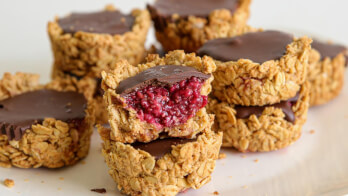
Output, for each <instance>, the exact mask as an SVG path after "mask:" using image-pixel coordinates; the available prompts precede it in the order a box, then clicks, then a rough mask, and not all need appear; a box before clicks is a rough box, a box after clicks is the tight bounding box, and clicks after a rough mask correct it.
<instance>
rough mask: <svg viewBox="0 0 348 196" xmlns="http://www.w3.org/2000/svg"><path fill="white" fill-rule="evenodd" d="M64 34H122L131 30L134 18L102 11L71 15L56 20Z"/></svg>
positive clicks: (117, 12) (116, 12)
mask: <svg viewBox="0 0 348 196" xmlns="http://www.w3.org/2000/svg"><path fill="white" fill-rule="evenodd" d="M58 24H59V26H60V27H61V28H62V29H63V32H64V33H71V34H74V33H76V32H78V31H83V32H88V33H101V34H111V35H115V34H124V33H126V32H128V31H131V30H132V27H133V24H134V17H133V16H131V15H125V14H122V13H121V12H119V11H102V12H94V13H72V14H71V15H69V16H67V17H65V18H61V19H59V20H58Z"/></svg>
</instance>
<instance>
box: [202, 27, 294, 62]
mask: <svg viewBox="0 0 348 196" xmlns="http://www.w3.org/2000/svg"><path fill="white" fill-rule="evenodd" d="M292 41H293V37H292V35H290V34H287V33H282V32H279V31H264V32H256V33H247V34H244V35H241V36H238V37H233V38H221V39H215V40H210V41H208V42H206V43H205V44H204V45H203V46H202V47H201V48H200V49H199V50H198V55H199V56H204V55H207V56H210V57H212V58H214V59H216V60H219V61H223V62H227V61H238V60H239V59H249V60H252V61H254V62H256V63H260V64H261V63H264V62H266V61H269V60H279V59H280V58H281V57H282V56H283V55H284V54H285V52H286V47H287V45H288V44H290V43H291V42H292Z"/></svg>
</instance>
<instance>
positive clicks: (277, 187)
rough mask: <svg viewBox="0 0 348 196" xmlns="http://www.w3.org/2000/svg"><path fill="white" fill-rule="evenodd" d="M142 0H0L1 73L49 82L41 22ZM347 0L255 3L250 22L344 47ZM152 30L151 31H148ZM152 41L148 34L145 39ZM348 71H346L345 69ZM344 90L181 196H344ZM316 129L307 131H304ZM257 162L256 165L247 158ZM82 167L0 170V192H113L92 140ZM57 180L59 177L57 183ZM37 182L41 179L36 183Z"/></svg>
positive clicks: (347, 93) (347, 115)
mask: <svg viewBox="0 0 348 196" xmlns="http://www.w3.org/2000/svg"><path fill="white" fill-rule="evenodd" d="M146 2H148V1H142V0H127V1H126V0H114V1H106V0H93V1H92V0H56V1H52V0H27V1H25V0H21V1H20V0H8V1H6V0H0V75H2V74H3V73H4V72H7V71H9V72H16V71H23V72H34V73H40V74H41V75H42V82H46V81H48V80H49V72H50V69H51V64H52V55H51V51H50V45H49V41H48V36H47V33H46V24H47V22H48V21H49V20H52V19H53V18H54V16H56V15H59V16H63V15H65V14H67V13H69V12H71V11H93V10H98V9H102V8H103V7H104V6H105V5H106V4H108V3H113V4H114V5H116V6H117V7H119V8H121V9H122V10H124V11H125V12H128V11H129V10H130V9H131V8H133V7H140V8H141V7H144V6H145V4H146ZM347 9H348V1H346V0H325V1H324V0H254V2H253V5H252V9H251V13H252V14H251V19H250V25H252V26H255V27H263V28H266V29H267V28H272V29H283V30H289V31H291V32H296V33H300V34H308V35H316V36H318V37H321V38H327V39H331V40H334V41H336V42H339V43H343V44H346V45H348V12H347ZM152 33H153V32H152ZM151 42H153V37H152V36H150V39H149V43H151ZM346 75H347V74H346ZM347 100H348V89H347V85H346V86H345V88H344V91H343V93H342V94H341V95H340V96H339V97H338V98H337V99H336V100H334V101H333V102H331V103H329V104H327V105H325V106H321V107H316V108H312V109H311V110H310V112H309V116H308V122H307V123H306V125H305V127H304V129H303V136H302V137H301V139H300V140H299V141H298V142H297V143H295V144H294V145H293V146H291V147H290V148H287V149H284V150H280V151H277V152H272V153H259V154H258V153H253V154H250V153H249V154H246V158H242V157H241V156H242V154H241V153H238V152H235V151H233V150H225V151H224V152H226V153H227V154H228V158H227V159H224V160H220V161H218V163H217V169H216V172H215V173H214V175H213V180H212V182H211V183H209V184H208V185H206V186H205V187H204V188H203V189H201V190H199V191H192V190H190V191H189V192H188V193H186V194H183V195H197V196H198V195H199V196H201V195H212V192H214V191H219V192H220V195H232V194H234V195H319V194H322V195H342V194H343V193H348V142H346V141H347V139H348V130H347V129H348V128H347V127H348V122H347V121H348V106H347V104H346V103H347ZM312 129H313V130H315V134H310V133H309V131H310V130H312ZM256 159H258V160H259V162H258V163H256V162H254V160H256ZM85 162H86V164H84V165H82V164H78V165H76V166H75V167H69V168H66V169H60V170H47V169H39V170H21V169H2V168H0V181H1V180H3V179H4V178H6V177H9V178H13V179H15V181H16V186H15V187H14V188H13V189H7V188H5V187H4V186H1V185H0V196H3V195H6V196H7V195H33V196H34V195H35V196H39V195H47V194H48V195H64V196H67V195H98V194H94V193H91V192H90V191H89V189H91V188H107V189H108V194H107V195H115V194H118V191H115V185H114V183H113V181H112V179H111V178H110V177H109V176H108V175H107V168H106V166H105V164H104V163H103V160H102V157H101V156H100V141H99V140H98V136H97V134H95V135H94V137H93V145H92V149H91V153H90V156H88V158H87V159H86V160H85ZM60 177H64V180H59V178H60ZM41 181H44V183H41Z"/></svg>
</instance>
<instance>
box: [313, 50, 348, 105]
mask: <svg viewBox="0 0 348 196" xmlns="http://www.w3.org/2000/svg"><path fill="white" fill-rule="evenodd" d="M345 64H346V57H345V56H344V53H340V54H338V55H337V56H336V57H335V58H330V57H326V58H324V59H323V60H321V55H320V53H319V52H318V51H317V50H315V49H312V50H311V52H310V55H309V68H308V70H309V71H308V75H307V80H308V81H309V82H310V85H311V88H310V91H309V97H310V102H309V103H310V105H311V106H314V105H320V104H324V103H327V102H328V101H330V100H332V99H333V98H335V97H336V96H337V95H338V94H339V93H340V92H341V90H342V87H343V83H344V70H345Z"/></svg>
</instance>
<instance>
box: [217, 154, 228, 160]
mask: <svg viewBox="0 0 348 196" xmlns="http://www.w3.org/2000/svg"><path fill="white" fill-rule="evenodd" d="M224 158H226V154H225V153H220V154H219V158H218V159H224Z"/></svg>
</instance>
